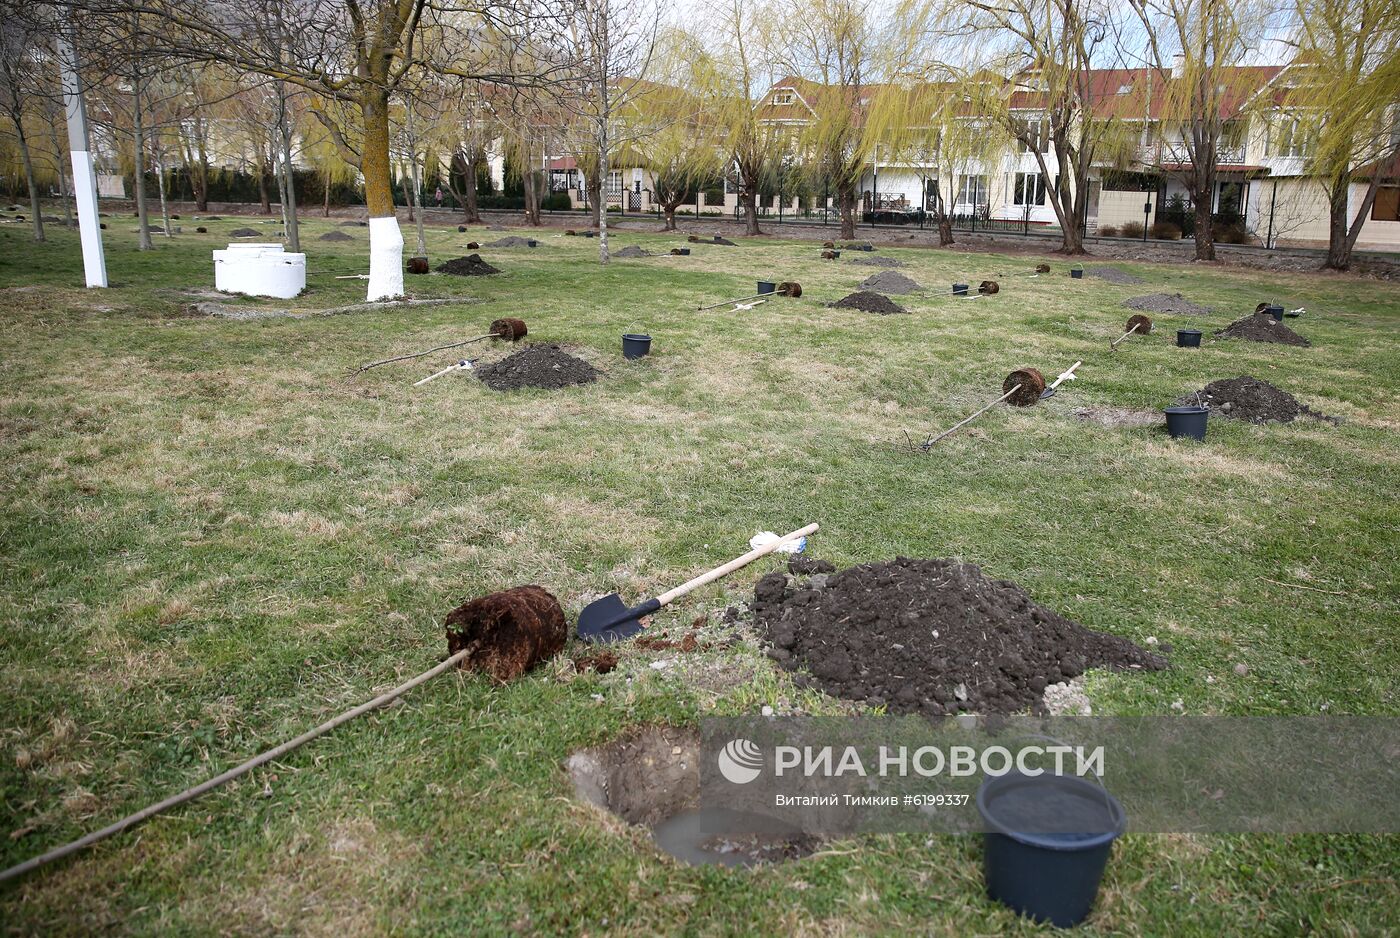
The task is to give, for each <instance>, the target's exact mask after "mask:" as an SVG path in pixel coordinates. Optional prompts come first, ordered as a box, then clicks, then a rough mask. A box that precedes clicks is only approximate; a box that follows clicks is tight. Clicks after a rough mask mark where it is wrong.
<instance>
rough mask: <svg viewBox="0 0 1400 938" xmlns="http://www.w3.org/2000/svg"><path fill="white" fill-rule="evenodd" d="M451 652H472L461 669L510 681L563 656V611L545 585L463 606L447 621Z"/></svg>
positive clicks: (493, 595)
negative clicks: (545, 662) (542, 663)
mask: <svg viewBox="0 0 1400 938" xmlns="http://www.w3.org/2000/svg"><path fill="white" fill-rule="evenodd" d="M444 625H446V627H447V652H448V654H450V655H455V654H456V653H457V652H459V651H463V650H470V654H468V655H467V657H466V658H464V659H463V660H462V662H461V665H460V667H462V668H465V669H467V670H471V671H481V672H483V673H485V674H489V675H490V676H491V677H494V678H495V679H496V680H498V681H510V680H514V679H515V678H517V677H519V676H520V675H522V674H524V673H525V672H526V671H529V670H530V669H531V668H533V667H534V666H535V665H537V664H539V663H541V662H543V661H547V660H548V659H550V658H552V657H554V656H555V655H556V654H558V652H559V650H560V649H561V648H563V647H564V641H565V640H566V639H567V638H568V633H569V627H568V623H566V622H565V620H564V610H563V609H562V608H561V607H560V606H559V601H558V600H557V599H555V598H554V597H553V596H552V595H551V594H550V593H549V592H548V591H547V590H545V589H544V588H543V587H540V586H517V587H515V588H514V589H508V590H502V591H501V592H499V593H491V594H489V595H486V596H481V597H478V598H477V599H473V600H471V601H470V602H467V603H463V604H462V605H461V606H458V607H457V608H456V609H454V610H452V612H451V613H450V614H449V615H448V616H447V621H446V622H445V623H444Z"/></svg>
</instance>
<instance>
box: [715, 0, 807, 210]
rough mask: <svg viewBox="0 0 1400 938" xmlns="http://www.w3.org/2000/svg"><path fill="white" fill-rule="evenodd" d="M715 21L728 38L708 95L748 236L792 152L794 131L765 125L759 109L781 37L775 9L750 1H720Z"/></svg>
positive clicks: (721, 44)
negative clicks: (763, 196) (768, 184)
mask: <svg viewBox="0 0 1400 938" xmlns="http://www.w3.org/2000/svg"><path fill="white" fill-rule="evenodd" d="M713 14H714V16H713V19H714V20H715V21H717V22H719V23H721V24H723V25H722V29H723V32H722V33H720V34H719V35H718V36H716V37H715V42H716V52H715V67H714V68H713V69H712V70H710V72H709V74H708V78H707V82H706V86H705V88H704V92H703V93H704V94H705V97H706V100H707V103H708V107H709V109H710V114H711V115H713V120H714V126H715V127H716V129H717V130H718V132H719V135H720V139H721V141H722V142H721V152H722V153H723V155H724V161H725V164H726V165H725V169H724V175H725V178H726V180H727V181H728V182H729V184H730V185H732V186H733V187H734V188H735V189H736V190H737V191H738V194H739V205H740V206H741V207H742V208H743V211H744V230H745V232H746V233H747V234H751V235H757V234H762V233H763V232H762V231H761V230H760V229H759V226H758V199H759V195H760V192H761V191H762V188H763V185H764V183H765V181H766V180H767V179H768V178H769V177H770V176H771V175H772V174H773V171H774V169H775V168H776V166H777V165H778V164H779V162H780V161H781V160H782V158H783V155H784V153H785V152H786V150H787V147H788V144H789V141H790V138H791V130H790V129H789V128H787V127H784V126H783V125H781V124H778V123H775V122H773V121H769V120H765V119H763V117H762V116H761V113H760V111H759V110H758V109H756V108H755V107H754V104H755V102H756V101H758V99H759V97H760V96H761V95H762V94H763V93H764V92H765V91H767V90H768V89H769V88H771V87H772V85H773V79H774V78H775V77H776V75H775V72H774V67H773V62H774V51H775V49H776V48H777V46H778V43H777V39H776V37H775V33H776V32H777V30H778V29H779V28H780V25H781V23H780V21H779V20H778V17H777V14H776V11H775V9H774V8H773V7H771V6H767V5H764V4H761V3H758V2H748V0H717V3H716V5H715V7H714V9H713Z"/></svg>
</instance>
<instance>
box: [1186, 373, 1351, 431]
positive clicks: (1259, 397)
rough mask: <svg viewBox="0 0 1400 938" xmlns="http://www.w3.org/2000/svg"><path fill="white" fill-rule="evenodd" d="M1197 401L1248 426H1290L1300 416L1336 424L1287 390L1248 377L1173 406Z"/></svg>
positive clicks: (1207, 389)
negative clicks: (1273, 422)
mask: <svg viewBox="0 0 1400 938" xmlns="http://www.w3.org/2000/svg"><path fill="white" fill-rule="evenodd" d="M1198 398H1199V400H1200V403H1201V405H1202V406H1203V407H1205V408H1207V409H1208V410H1210V411H1211V412H1212V413H1216V414H1219V415H1220V416H1222V417H1229V418H1231V419H1233V420H1248V421H1249V422H1250V423H1269V422H1270V421H1275V420H1276V421H1278V422H1279V423H1292V422H1293V421H1294V420H1296V419H1298V418H1299V417H1300V416H1307V417H1316V418H1317V419H1318V420H1331V421H1332V422H1333V423H1335V422H1336V421H1335V420H1334V418H1331V417H1328V416H1326V415H1325V414H1319V413H1318V412H1317V411H1315V410H1312V409H1310V408H1309V407H1307V406H1306V405H1304V404H1300V403H1298V399H1297V398H1295V397H1294V396H1293V395H1292V394H1289V393H1288V392H1287V391H1283V390H1280V389H1279V388H1276V387H1274V386H1273V385H1272V384H1270V383H1269V382H1267V381H1261V380H1259V379H1258V378H1251V377H1250V376H1249V375H1244V376H1243V377H1240V378H1225V379H1222V380H1220V381H1212V382H1211V383H1210V384H1208V385H1206V386H1205V387H1203V388H1201V390H1200V392H1199V393H1198V394H1187V395H1186V396H1184V397H1182V398H1181V399H1180V400H1178V401H1177V402H1176V403H1177V404H1178V406H1189V405H1192V404H1195V403H1196V401H1197V399H1198Z"/></svg>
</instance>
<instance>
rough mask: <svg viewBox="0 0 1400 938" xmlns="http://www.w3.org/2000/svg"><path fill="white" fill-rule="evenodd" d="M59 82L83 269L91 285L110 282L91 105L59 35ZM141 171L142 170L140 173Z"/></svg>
mask: <svg viewBox="0 0 1400 938" xmlns="http://www.w3.org/2000/svg"><path fill="white" fill-rule="evenodd" d="M58 61H59V82H60V84H61V85H62V86H63V104H64V109H65V110H66V112H67V116H68V149H69V151H70V152H71V153H72V154H73V200H74V202H76V203H77V206H78V232H79V234H80V236H81V238H82V244H83V273H84V275H85V276H86V278H87V285H88V286H89V287H105V286H107V259H106V257H105V256H104V255H103V252H102V230H101V225H100V223H99V222H98V220H97V176H96V174H95V173H94V171H93V166H92V154H91V153H89V152H88V129H87V108H86V107H85V106H84V104H83V89H82V86H81V85H80V84H79V79H78V74H77V66H76V63H75V62H74V59H73V47H72V46H70V45H69V44H68V42H67V40H66V39H64V38H63V36H62V35H61V34H60V36H59V37H58ZM138 175H139V174H138Z"/></svg>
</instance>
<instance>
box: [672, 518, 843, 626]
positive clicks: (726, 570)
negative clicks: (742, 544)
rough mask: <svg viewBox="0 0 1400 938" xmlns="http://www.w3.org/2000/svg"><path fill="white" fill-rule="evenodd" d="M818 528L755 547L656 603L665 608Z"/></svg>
mask: <svg viewBox="0 0 1400 938" xmlns="http://www.w3.org/2000/svg"><path fill="white" fill-rule="evenodd" d="M817 528H818V525H816V524H809V525H807V526H806V527H805V528H799V529H798V530H796V531H793V532H792V533H791V534H784V535H783V536H782V537H780V538H778V539H777V540H776V541H773V542H772V543H771V544H764V545H763V546H762V547H755V548H754V549H753V550H751V551H749V552H748V553H747V554H745V555H744V556H742V557H735V558H734V559H733V560H731V561H729V563H727V564H725V565H724V566H722V567H715V568H714V569H713V570H711V571H710V572H709V573H702V574H700V575H699V576H698V577H696V578H695V579H693V580H690V581H689V582H687V583H682V584H681V585H680V586H677V587H676V588H675V589H673V590H669V591H667V592H665V593H662V594H661V595H660V596H658V597H656V601H657V602H658V603H660V604H661V605H663V606H664V605H666V604H667V603H669V602H671V601H672V600H676V599H680V598H681V597H682V596H684V595H685V594H686V593H689V592H690V591H691V590H696V589H699V588H700V587H702V586H704V585H705V584H706V583H713V582H714V581H715V580H718V579H719V578H720V577H722V576H727V575H728V574H731V573H733V572H734V571H735V570H738V569H739V568H740V567H744V566H747V565H748V564H751V563H753V562H754V561H755V560H757V559H758V558H760V557H762V556H763V555H764V554H771V553H773V551H775V550H777V549H778V548H779V547H781V546H783V545H784V544H786V543H787V542H788V541H795V540H797V539H798V538H800V537H806V536H807V535H808V534H814V533H816V531H817Z"/></svg>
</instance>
